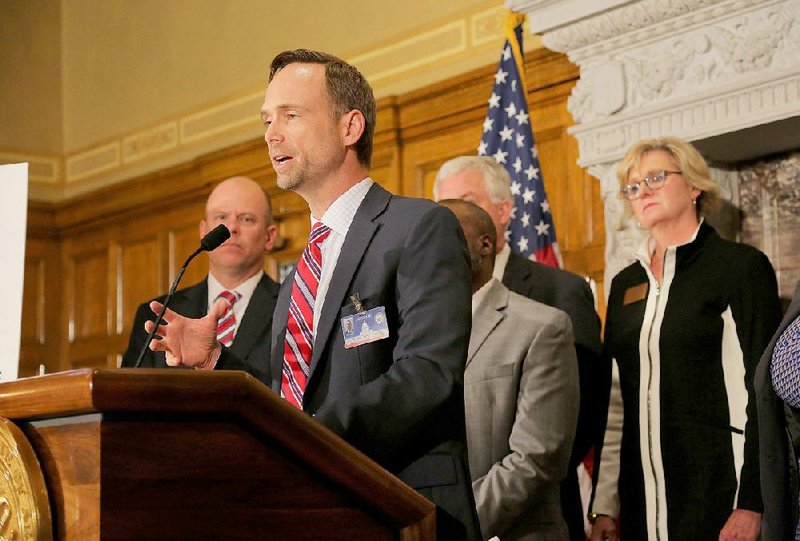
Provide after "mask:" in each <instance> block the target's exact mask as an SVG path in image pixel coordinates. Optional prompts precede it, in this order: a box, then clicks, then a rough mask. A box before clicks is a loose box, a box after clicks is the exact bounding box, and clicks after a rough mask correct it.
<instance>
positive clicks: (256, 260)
mask: <svg viewBox="0 0 800 541" xmlns="http://www.w3.org/2000/svg"><path fill="white" fill-rule="evenodd" d="M219 224H225V225H226V226H227V228H228V230H229V231H230V233H231V238H230V239H229V240H228V241H227V242H225V243H224V244H223V245H222V246H220V247H219V248H217V249H216V250H213V251H211V252H208V277H207V278H206V279H205V280H203V281H202V282H200V283H198V284H195V285H193V286H191V287H187V288H186V289H182V290H180V291H177V292H176V293H175V295H174V296H173V298H172V302H171V303H170V306H171V307H172V308H173V310H175V311H176V312H178V313H179V314H181V315H184V316H187V317H195V318H197V317H203V316H204V315H205V314H206V313H207V312H208V309H209V307H211V306H213V305H214V303H215V302H216V301H217V299H224V303H225V306H226V311H225V313H224V315H223V316H222V318H221V319H220V321H219V323H218V325H217V339H218V340H219V341H220V342H221V343H222V344H225V345H226V346H228V347H230V348H231V351H232V352H234V353H235V354H236V356H237V357H239V358H240V359H242V360H243V361H245V362H247V363H248V364H249V365H250V366H251V368H252V370H251V372H252V373H253V375H254V376H256V377H257V378H258V379H260V380H261V381H263V382H264V383H266V384H267V385H269V384H270V380H271V377H270V363H269V359H270V345H271V344H270V337H271V327H272V312H273V310H274V309H275V300H276V299H277V298H278V289H279V286H278V284H277V283H275V281H274V280H272V278H270V277H269V276H267V275H266V274H265V273H264V256H265V254H266V253H267V252H269V251H271V250H272V247H273V245H274V244H275V236H276V233H277V228H276V227H275V225H274V224H273V223H272V208H271V206H270V201H269V197H268V196H267V194H266V193H265V192H264V190H263V189H262V188H261V186H259V185H258V184H257V183H256V182H255V181H254V180H252V179H250V178H247V177H232V178H229V179H227V180H224V181H222V182H221V183H219V184H218V185H217V186H216V187H215V188H214V189H213V190H212V191H211V194H209V196H208V200H207V201H206V209H205V217H204V218H203V220H201V221H200V237H201V238H202V237H203V236H205V235H206V233H208V232H209V231H211V230H212V229H214V228H215V227H216V226H217V225H219ZM162 299H163V297H161V298H160V299H158V300H159V301H161V300H162ZM153 320H155V317H154V314H153V313H152V311H151V310H150V308H149V303H145V304H142V305H141V306H139V308H138V309H137V310H136V317H135V318H134V321H133V327H132V330H131V337H130V341H129V342H128V349H127V351H125V354H124V355H123V357H122V366H123V367H133V366H134V365H135V364H136V359H137V358H138V356H139V352H141V351H142V348H143V347H144V343H145V340H147V333H146V332H145V330H144V322H145V321H153ZM141 366H142V367H144V368H162V367H166V366H167V364H166V360H165V358H164V353H161V352H153V351H151V350H150V349H147V350H146V351H145V355H144V357H143V358H142V363H141Z"/></svg>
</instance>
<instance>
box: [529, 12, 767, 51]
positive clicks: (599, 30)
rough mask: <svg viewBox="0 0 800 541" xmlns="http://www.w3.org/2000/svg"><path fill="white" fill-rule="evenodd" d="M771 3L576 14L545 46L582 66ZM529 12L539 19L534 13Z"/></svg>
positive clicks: (551, 33) (549, 34)
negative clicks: (593, 58)
mask: <svg viewBox="0 0 800 541" xmlns="http://www.w3.org/2000/svg"><path fill="white" fill-rule="evenodd" d="M770 2H774V0H641V1H639V2H633V3H630V4H627V5H624V6H621V7H619V8H617V9H614V10H609V11H606V12H604V13H601V14H599V15H596V16H593V17H586V14H579V13H575V14H574V15H573V20H574V21H576V22H573V23H571V24H566V25H564V26H562V27H561V28H556V29H553V30H552V31H549V32H546V33H545V35H544V36H543V37H542V43H544V45H545V47H547V48H548V49H552V50H554V51H558V52H562V53H569V54H570V60H572V61H573V62H576V63H579V62H580V60H581V59H582V58H584V57H588V56H593V55H595V54H598V53H603V52H609V51H615V50H619V49H621V48H625V47H628V46H630V45H631V44H634V43H642V42H646V41H650V40H652V39H654V38H658V37H660V36H664V35H668V34H671V33H675V32H676V31H677V32H678V33H680V32H682V31H685V29H686V28H688V27H691V26H695V25H700V24H703V23H705V22H707V21H710V20H714V19H717V18H719V17H721V16H724V15H726V14H730V13H736V12H740V11H742V10H745V9H748V8H751V7H752V6H757V5H760V4H765V3H770ZM527 13H529V14H531V17H535V14H533V13H531V11H527ZM584 48H585V49H584ZM573 55H575V58H573Z"/></svg>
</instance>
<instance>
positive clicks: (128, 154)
mask: <svg viewBox="0 0 800 541" xmlns="http://www.w3.org/2000/svg"><path fill="white" fill-rule="evenodd" d="M177 146H178V123H177V121H172V122H167V123H165V124H161V125H160V126H156V127H155V128H152V129H150V130H147V131H143V132H139V133H136V134H133V135H129V136H128V137H125V138H124V139H123V140H122V163H125V164H127V163H134V162H138V161H139V160H143V159H145V158H147V157H149V156H153V155H155V154H159V153H161V152H166V151H168V150H172V149H174V148H177Z"/></svg>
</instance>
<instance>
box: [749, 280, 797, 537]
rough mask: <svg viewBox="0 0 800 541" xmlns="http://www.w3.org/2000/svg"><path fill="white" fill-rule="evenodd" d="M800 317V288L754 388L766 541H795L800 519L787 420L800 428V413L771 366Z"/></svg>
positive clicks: (760, 366) (760, 365)
mask: <svg viewBox="0 0 800 541" xmlns="http://www.w3.org/2000/svg"><path fill="white" fill-rule="evenodd" d="M798 317H800V287H798V288H797V290H795V293H794V298H793V299H792V303H791V304H790V305H789V309H788V310H787V311H786V315H785V316H784V318H783V321H781V324H780V326H779V327H778V330H777V331H776V332H775V335H774V336H773V337H772V340H770V343H769V346H767V349H766V350H765V351H764V354H763V355H762V356H761V360H760V361H759V363H758V367H757V368H756V373H755V376H754V378H753V384H754V387H755V391H756V404H757V407H758V432H759V444H758V445H759V447H758V449H759V460H760V466H761V470H760V472H761V493H762V497H763V500H764V514H763V516H762V519H761V538H762V539H763V540H764V541H794V539H795V536H794V532H795V525H796V524H797V519H798V505H797V492H798V472H797V454H796V452H795V445H794V444H793V441H792V435H791V434H790V432H789V429H788V423H787V418H789V417H794V420H795V423H796V424H800V411H798V410H795V409H793V408H790V407H789V406H786V405H785V404H784V402H783V400H781V399H780V398H779V397H778V395H776V394H775V390H774V389H773V387H772V377H771V374H770V364H771V361H772V350H773V349H775V343H776V342H777V341H778V338H779V337H780V335H781V334H783V331H784V330H786V327H788V326H789V325H791V323H792V322H793V321H794V320H795V319H796V318H798Z"/></svg>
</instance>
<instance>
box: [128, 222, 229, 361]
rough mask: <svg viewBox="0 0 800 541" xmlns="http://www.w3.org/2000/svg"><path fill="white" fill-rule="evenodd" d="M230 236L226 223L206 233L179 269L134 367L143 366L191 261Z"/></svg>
mask: <svg viewBox="0 0 800 541" xmlns="http://www.w3.org/2000/svg"><path fill="white" fill-rule="evenodd" d="M230 237H231V232H230V231H229V230H228V228H227V227H225V225H224V224H219V225H218V226H217V227H215V228H214V229H212V230H211V231H209V232H208V233H206V234H205V236H203V238H202V239H200V247H199V248H198V249H197V250H195V251H194V253H192V255H190V256H189V257H188V258H186V261H184V262H183V265H182V266H181V268H180V270H179V271H178V275H177V276H176V277H175V281H174V282H172V286H171V287H170V288H169V293H167V297H166V298H165V299H164V302H163V305H162V306H161V311H160V312H159V313H158V316H156V320H155V325H154V326H153V330H152V331H150V333H149V334H148V335H147V340H145V342H144V347H143V348H142V351H140V352H139V356H138V357H137V358H136V363H134V365H133V367H134V368H139V366H141V364H142V359H143V358H144V353H145V351H147V350H148V348H149V347H150V342H151V341H152V340H153V337H154V336H155V334H156V329H158V326H159V325H160V324H161V318H163V317H164V312H166V311H167V305H169V301H170V299H172V294H173V293H175V289H177V287H178V282H180V281H181V278H183V273H184V272H186V267H188V266H189V262H191V260H192V259H194V258H195V257H197V255H199V254H200V252H210V251H212V250H214V249H216V248H217V247H219V245H220V244H222V243H223V242H225V241H226V240H228V239H229V238H230Z"/></svg>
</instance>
